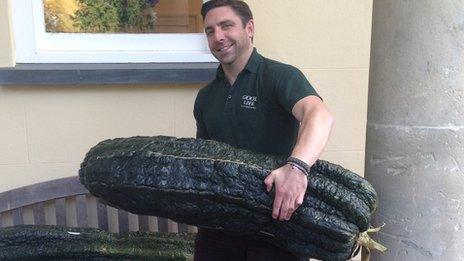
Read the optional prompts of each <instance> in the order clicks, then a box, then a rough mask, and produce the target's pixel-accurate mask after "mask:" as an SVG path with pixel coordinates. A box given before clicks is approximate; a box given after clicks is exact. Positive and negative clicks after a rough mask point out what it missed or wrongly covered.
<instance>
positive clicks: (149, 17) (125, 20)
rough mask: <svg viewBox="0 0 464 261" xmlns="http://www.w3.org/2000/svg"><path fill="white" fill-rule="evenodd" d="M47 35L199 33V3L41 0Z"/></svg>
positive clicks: (197, 0) (187, 0) (181, 0)
mask: <svg viewBox="0 0 464 261" xmlns="http://www.w3.org/2000/svg"><path fill="white" fill-rule="evenodd" d="M43 3H44V11H45V12H44V16H45V28H46V31H47V32H49V33H201V32H203V23H202V19H201V14H200V8H201V5H202V3H203V1H202V0H43Z"/></svg>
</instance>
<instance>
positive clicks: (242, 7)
mask: <svg viewBox="0 0 464 261" xmlns="http://www.w3.org/2000/svg"><path fill="white" fill-rule="evenodd" d="M221 6H229V7H230V8H232V10H234V12H235V13H236V14H237V15H238V16H240V19H241V20H242V24H243V27H245V25H246V23H248V21H250V20H251V19H253V14H252V13H251V10H250V7H249V6H248V5H247V3H245V2H243V1H240V0H211V1H208V2H206V3H204V4H203V6H202V7H201V16H202V17H203V21H204V20H205V16H206V14H207V13H208V12H209V11H210V10H211V9H214V8H217V7H221Z"/></svg>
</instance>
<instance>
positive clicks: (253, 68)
mask: <svg viewBox="0 0 464 261" xmlns="http://www.w3.org/2000/svg"><path fill="white" fill-rule="evenodd" d="M262 59H263V57H262V56H261V55H260V54H259V53H258V51H257V50H256V48H253V52H252V53H251V56H250V59H248V62H247V64H246V65H245V69H244V70H247V71H249V72H251V73H256V72H257V71H258V67H259V63H260V62H261V60H262ZM216 77H217V78H224V70H222V66H221V65H219V67H218V68H217V70H216Z"/></svg>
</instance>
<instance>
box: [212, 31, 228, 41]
mask: <svg viewBox="0 0 464 261" xmlns="http://www.w3.org/2000/svg"><path fill="white" fill-rule="evenodd" d="M224 38H225V37H224V32H223V31H222V30H221V29H218V30H215V31H214V41H215V42H222V41H224Z"/></svg>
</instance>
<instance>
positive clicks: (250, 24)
mask: <svg viewBox="0 0 464 261" xmlns="http://www.w3.org/2000/svg"><path fill="white" fill-rule="evenodd" d="M245 29H246V31H247V34H248V37H250V38H251V39H253V37H254V35H255V22H254V21H253V19H250V20H249V21H248V22H247V24H246V27H245Z"/></svg>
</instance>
